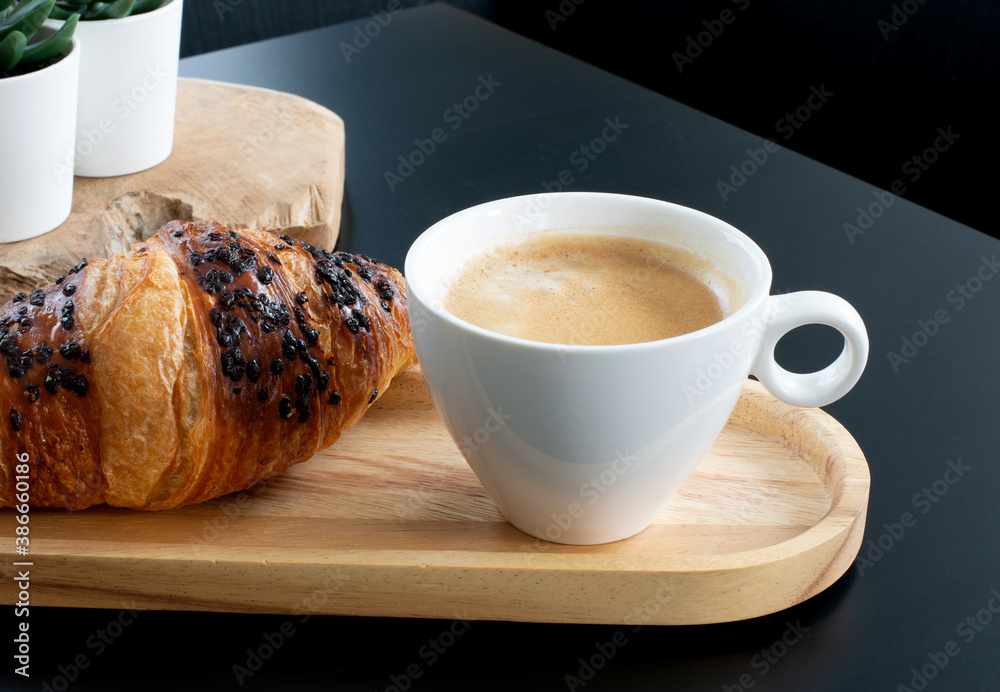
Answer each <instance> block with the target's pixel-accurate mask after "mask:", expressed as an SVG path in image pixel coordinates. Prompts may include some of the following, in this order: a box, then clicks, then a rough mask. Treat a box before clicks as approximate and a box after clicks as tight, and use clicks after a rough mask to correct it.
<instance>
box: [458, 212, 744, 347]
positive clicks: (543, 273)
mask: <svg viewBox="0 0 1000 692" xmlns="http://www.w3.org/2000/svg"><path fill="white" fill-rule="evenodd" d="M731 284H732V280H731V279H729V278H728V276H725V275H723V274H722V272H721V270H719V269H718V268H716V267H715V266H713V265H712V264H711V263H710V262H708V261H707V260H704V259H702V258H701V257H699V256H698V255H696V254H694V253H693V252H690V251H688V250H685V249H682V248H679V247H675V246H672V245H668V244H666V243H664V242H659V241H656V240H648V239H645V238H637V237H631V236H623V235H613V234H600V233H597V234H594V233H573V232H560V231H546V232H540V233H532V234H526V235H521V236H512V237H506V238H503V239H502V240H501V241H499V242H496V241H495V242H494V243H493V244H492V245H487V246H485V247H484V248H483V249H482V250H480V251H479V252H474V253H472V254H470V255H469V256H467V258H466V259H465V260H464V262H463V263H462V264H461V266H459V267H458V268H457V269H456V270H455V272H454V273H453V274H452V276H451V277H450V280H449V281H448V282H447V291H446V294H445V297H444V309H445V310H446V311H448V312H449V313H451V314H452V315H454V316H456V317H458V318H459V319H462V320H464V321H466V322H469V323H471V324H474V325H476V326H478V327H482V328H483V329H487V330H489V331H492V332H497V333H499V334H505V335H507V336H513V337H517V338H521V339H527V340H530V341H541V342H546V343H554V344H566V345H571V346H604V345H616V344H633V343H641V342H646V341H658V340H660V339H666V338H670V337H674V336H680V335H682V334H687V333H689V332H693V331H696V330H698V329H702V328H704V327H708V326H709V325H712V324H715V323H716V322H718V321H720V320H722V319H723V318H724V317H725V316H726V315H727V314H728V313H731V311H732V310H733V309H734V306H733V305H732V304H731V303H732V299H731V298H730V295H731V294H732V292H731V289H732V286H731Z"/></svg>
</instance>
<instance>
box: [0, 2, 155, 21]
mask: <svg viewBox="0 0 1000 692" xmlns="http://www.w3.org/2000/svg"><path fill="white" fill-rule="evenodd" d="M166 2H167V0H113V2H91V0H56V7H55V9H54V10H53V11H52V18H53V19H65V20H69V18H70V17H72V16H73V15H74V14H79V15H80V19H82V20H84V21H88V20H91V19H121V18H122V17H129V16H131V15H134V14H143V13H144V12H152V11H153V10H155V9H156V8H158V7H161V6H163V5H164V4H166ZM0 3H3V0H0Z"/></svg>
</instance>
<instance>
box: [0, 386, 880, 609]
mask: <svg viewBox="0 0 1000 692" xmlns="http://www.w3.org/2000/svg"><path fill="white" fill-rule="evenodd" d="M868 486H869V475H868V466H867V464H866V462H865V458H864V456H863V455H862V453H861V450H860V449H859V448H858V446H857V444H856V443H855V441H854V439H853V438H852V437H851V436H850V434H849V433H848V432H847V431H846V430H845V429H844V428H843V427H842V426H841V425H840V424H839V423H837V422H836V421H835V420H834V419H833V418H831V417H830V416H828V415H827V414H825V413H824V412H822V411H820V410H819V409H796V408H793V407H790V406H787V405H785V404H782V403H780V402H778V401H776V400H775V399H774V398H773V397H771V396H770V395H769V394H767V393H766V392H765V391H764V390H763V388H762V387H761V386H760V385H759V384H758V383H756V382H753V381H748V382H747V387H746V390H745V392H744V394H743V396H742V398H741V399H740V403H739V405H738V407H737V409H736V411H735V413H734V414H733V416H732V419H731V420H730V422H729V425H728V426H727V427H726V429H725V431H724V432H723V433H722V435H721V436H720V438H719V440H718V441H717V442H716V444H715V446H714V447H713V448H712V450H711V451H710V452H709V454H708V456H707V457H706V458H705V459H704V460H703V461H702V462H701V464H700V465H699V466H698V468H697V469H696V470H695V471H694V473H693V474H692V475H691V476H690V478H689V479H688V480H687V482H686V483H685V484H684V485H683V486H682V487H681V489H680V490H679V491H678V493H677V494H676V496H675V497H674V498H673V499H672V500H671V502H670V503H669V504H668V506H667V507H665V508H664V509H663V511H662V512H661V513H660V516H659V518H658V519H657V521H656V522H655V524H654V525H653V526H651V527H650V528H648V529H646V530H645V531H644V532H642V533H640V534H639V535H637V536H634V537H632V538H629V539H627V540H624V541H618V542H616V543H610V544H605V545H597V546H582V547H581V546H565V545H557V544H553V543H547V542H545V541H541V540H538V539H535V538H532V537H530V536H528V535H526V534H524V533H522V532H520V531H518V530H517V529H515V528H513V527H512V526H511V525H509V524H508V523H506V522H505V521H504V520H503V518H502V517H501V515H500V513H499V511H498V510H497V508H496V505H495V504H494V503H493V502H492V500H490V499H489V497H488V496H487V495H486V493H485V491H484V490H483V488H482V486H481V485H480V483H479V481H478V480H477V479H476V477H475V475H474V474H473V473H472V471H471V470H470V469H469V467H468V466H467V465H466V463H465V461H464V460H463V459H462V457H461V456H460V454H459V452H458V450H457V448H456V447H455V445H454V444H453V443H452V441H451V439H450V437H449V436H448V434H447V432H446V431H445V428H444V425H443V423H442V422H441V420H440V418H439V417H438V415H437V413H436V412H435V410H434V408H433V406H432V404H431V402H430V397H429V396H428V394H427V391H426V389H425V387H424V383H423V379H422V377H421V375H420V372H419V370H411V371H410V372H408V373H404V374H403V375H401V376H400V377H398V378H397V379H396V380H395V381H394V382H393V385H392V387H391V388H390V389H389V390H388V391H387V392H386V393H385V395H384V396H383V397H382V398H381V399H380V400H379V401H378V403H377V404H376V405H375V406H373V407H372V409H371V410H369V412H368V413H367V414H366V416H365V417H364V418H363V419H362V421H361V422H360V423H359V424H358V425H357V426H356V427H355V428H353V429H352V430H349V431H348V432H347V433H345V434H344V436H343V437H342V438H341V440H340V441H339V442H338V443H337V444H336V445H334V446H333V447H331V448H330V449H328V450H326V451H324V452H321V453H320V454H318V455H316V456H315V457H314V458H313V459H312V460H310V461H309V462H306V463H304V464H300V465H298V466H296V467H294V468H292V469H291V470H290V471H289V472H288V473H286V474H285V475H284V476H281V477H278V478H275V479H272V480H271V481H269V482H268V483H266V484H263V485H260V486H257V487H255V488H253V489H251V490H249V491H246V492H244V493H239V494H234V495H229V496H226V497H224V498H220V499H217V500H213V501H211V502H207V503H204V504H202V505H198V506H194V507H186V508H182V509H179V510H173V511H168V512H160V513H142V512H134V511H129V510H119V509H111V508H107V507H100V508H91V509H87V510H83V511H80V512H76V513H70V512H66V511H61V510H40V509H36V510H32V512H31V555H30V559H31V560H32V561H33V563H34V565H33V566H32V567H31V601H32V605H36V604H37V605H49V606H81V607H106V608H120V607H122V603H130V604H131V603H135V604H136V605H133V606H130V607H138V608H148V609H168V610H212V611H232V612H247V613H268V612H288V613H325V614H338V615H373V616H406V617H428V618H456V617H461V618H463V619H490V620H516V621H531V622H573V623H620V624H694V623H711V622H724V621H731V620H740V619H744V618H750V617H754V616H758V615H764V614H767V613H771V612H774V611H777V610H781V609H783V608H787V607H789V606H791V605H794V604H796V603H799V602H801V601H803V600H805V599H807V598H809V597H811V596H813V595H815V594H817V593H819V592H820V591H822V590H823V589H825V588H826V587H828V586H829V585H830V584H832V583H833V582H834V581H835V580H836V579H837V578H838V577H840V576H841V575H842V574H843V573H844V572H845V571H846V570H847V569H848V568H849V567H850V565H851V563H852V561H853V560H854V557H855V556H856V555H857V552H858V550H859V548H860V545H861V541H862V535H863V533H864V525H865V512H866V508H867V502H868ZM0 526H3V529H2V530H3V535H4V536H7V537H11V536H13V535H14V516H13V513H12V511H11V510H9V509H8V510H3V511H2V512H0ZM12 543H13V541H12V540H11V539H10V538H8V539H5V540H4V541H3V545H4V550H5V553H4V555H3V562H4V565H5V570H10V569H12V568H11V567H9V565H10V564H11V563H12V561H14V560H18V559H21V560H23V559H26V558H16V557H14V556H13V555H12V553H11V552H10V551H11V550H12V547H11V546H12ZM0 589H2V600H3V601H4V602H5V603H13V602H14V601H15V600H16V594H15V590H14V587H13V584H12V581H11V580H10V579H5V580H3V583H2V587H0Z"/></svg>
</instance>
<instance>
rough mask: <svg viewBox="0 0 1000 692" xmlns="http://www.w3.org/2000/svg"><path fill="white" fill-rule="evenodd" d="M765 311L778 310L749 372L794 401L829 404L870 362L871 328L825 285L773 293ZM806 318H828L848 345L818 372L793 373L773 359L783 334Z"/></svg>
mask: <svg viewBox="0 0 1000 692" xmlns="http://www.w3.org/2000/svg"><path fill="white" fill-rule="evenodd" d="M768 301H769V302H768V306H767V309H766V310H765V312H764V315H765V316H766V315H768V314H771V315H774V318H773V320H771V323H770V324H769V325H768V326H767V328H766V330H765V332H764V335H763V338H762V339H761V344H760V350H759V351H758V352H757V359H756V361H755V362H754V365H753V368H752V369H751V372H752V373H753V374H754V375H756V376H757V379H759V380H760V382H761V384H763V385H764V388H765V389H767V391H769V392H770V393H771V394H773V395H774V396H776V397H777V398H779V399H781V400H782V401H784V402H786V403H788V404H791V405H792V406H803V407H811V406H826V405H827V404H830V403H833V402H834V401H836V400H837V399H839V398H840V397H842V396H844V395H845V394H847V392H849V391H851V388H852V387H854V385H855V384H857V382H858V380H859V379H860V378H861V373H862V372H864V369H865V364H866V363H867V362H868V332H867V331H866V330H865V323H864V322H863V321H862V320H861V316H860V315H859V314H858V311H857V310H855V309H854V308H853V307H852V306H851V304H850V303H848V302H847V301H846V300H844V299H843V298H841V297H840V296H835V295H833V294H832V293H825V292H823V291H799V292H797V293H788V294H785V295H779V296H770V297H769V298H768ZM807 324H825V325H828V326H830V327H833V328H834V329H836V330H837V331H839V332H840V333H841V334H843V335H844V350H843V351H841V353H840V355H839V356H838V357H837V359H836V360H835V361H833V362H832V363H831V364H830V365H828V366H827V367H825V368H823V369H822V370H819V371H817V372H810V373H805V374H798V373H792V372H789V371H787V370H785V369H784V368H783V367H781V366H780V365H778V363H777V362H776V361H775V360H774V347H775V345H776V344H777V343H778V341H779V340H780V339H781V337H783V336H784V335H785V334H787V333H788V332H790V331H791V330H793V329H795V328H796V327H801V326H804V325H807Z"/></svg>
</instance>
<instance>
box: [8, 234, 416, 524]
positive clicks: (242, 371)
mask: <svg viewBox="0 0 1000 692" xmlns="http://www.w3.org/2000/svg"><path fill="white" fill-rule="evenodd" d="M415 362H416V355H415V352H414V350H413V341H412V337H411V335H410V327H409V317H408V315H407V310H406V285H405V282H404V280H403V277H402V276H401V275H400V273H399V272H398V271H396V270H395V269H393V268H391V267H389V266H387V265H384V264H382V263H380V262H378V261H376V260H373V259H371V258H369V257H365V256H364V255H354V254H348V253H343V252H337V253H332V252H328V251H326V250H322V249H318V248H315V247H313V246H311V245H309V244H308V243H305V242H302V241H297V240H294V239H292V238H290V237H287V236H275V235H272V234H271V233H267V232H264V231H250V230H245V231H240V232H238V233H237V232H234V231H230V230H228V229H226V228H225V227H223V226H221V225H219V224H217V223H214V222H204V223H198V224H194V223H184V222H180V221H172V222H170V223H169V224H167V225H166V226H164V227H163V228H161V229H160V230H159V231H158V232H157V233H156V235H155V236H153V237H151V238H150V239H148V240H146V241H143V242H141V243H137V244H136V245H135V246H134V247H133V248H132V250H131V251H130V252H129V253H128V254H125V255H116V256H115V257H113V258H111V259H110V260H91V261H90V262H89V263H88V262H86V261H83V262H81V263H80V264H79V265H77V266H76V267H74V268H73V269H72V270H71V271H70V272H69V274H68V275H67V276H65V277H64V278H61V279H59V280H57V281H56V283H55V284H52V285H49V286H47V287H45V288H42V289H37V290H35V291H33V292H32V293H31V294H30V295H27V294H24V293H20V294H18V295H17V296H16V297H15V298H14V299H13V301H12V302H10V303H8V304H6V305H4V306H2V307H0V407H2V408H0V413H2V414H3V418H5V419H6V420H0V474H2V475H0V506H7V505H13V504H14V503H15V502H14V500H15V475H16V474H15V465H16V464H17V463H18V456H20V455H23V454H27V455H28V457H27V458H28V461H27V464H28V466H29V468H30V473H29V476H30V503H31V504H33V505H36V506H44V507H67V508H70V509H81V508H84V507H89V506H91V505H95V504H100V503H107V504H109V505H112V506H116V507H130V508H133V509H143V510H158V509H170V508H174V507H179V506H182V505H188V504H193V503H197V502H202V501H204V500H208V499H211V498H214V497H218V496H220V495H224V494H226V493H230V492H234V491H237V490H242V489H245V488H248V487H250V486H251V485H253V484H254V483H257V482H258V481H261V480H263V479H265V478H269V477H271V476H274V475H276V474H279V473H282V472H283V471H285V470H286V469H287V468H288V467H290V466H291V465H292V464H295V463H298V462H300V461H305V460H306V459H308V458H309V457H311V456H312V455H313V454H314V453H315V452H317V451H318V450H320V449H323V448H325V447H328V446H329V445H331V444H333V443H334V442H335V441H336V440H337V438H338V437H340V434H341V433H342V432H343V431H345V430H347V429H348V428H350V427H351V426H352V425H354V424H355V423H356V422H357V421H358V420H359V419H360V417H361V416H362V414H363V413H364V412H365V410H366V409H367V408H368V407H369V405H370V404H371V403H372V402H373V401H374V399H375V398H376V397H377V396H378V392H384V391H385V388H386V387H387V386H388V384H389V381H390V380H391V379H392V377H393V376H394V375H396V374H397V373H399V372H401V371H403V370H405V369H406V368H408V367H410V366H411V365H412V364H414V363H415ZM20 458H22V459H23V456H21V457H20Z"/></svg>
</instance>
